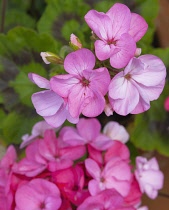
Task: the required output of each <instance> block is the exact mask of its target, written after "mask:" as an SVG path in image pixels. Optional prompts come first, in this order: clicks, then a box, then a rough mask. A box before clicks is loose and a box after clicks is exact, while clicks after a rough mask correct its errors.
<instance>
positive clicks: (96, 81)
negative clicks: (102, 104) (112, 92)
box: [84, 68, 110, 95]
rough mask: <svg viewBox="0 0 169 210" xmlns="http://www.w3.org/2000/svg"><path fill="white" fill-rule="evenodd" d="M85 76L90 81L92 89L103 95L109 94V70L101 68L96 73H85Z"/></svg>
mask: <svg viewBox="0 0 169 210" xmlns="http://www.w3.org/2000/svg"><path fill="white" fill-rule="evenodd" d="M84 76H85V78H87V79H89V80H90V85H89V87H90V89H92V90H96V91H98V92H100V93H102V94H103V95H105V94H106V93H107V91H108V86H109V84H110V74H109V72H108V70H107V68H99V69H95V70H94V71H84Z"/></svg>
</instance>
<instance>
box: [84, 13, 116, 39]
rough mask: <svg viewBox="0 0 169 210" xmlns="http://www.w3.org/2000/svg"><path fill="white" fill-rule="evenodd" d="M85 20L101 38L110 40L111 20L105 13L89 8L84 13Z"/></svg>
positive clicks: (111, 35)
mask: <svg viewBox="0 0 169 210" xmlns="http://www.w3.org/2000/svg"><path fill="white" fill-rule="evenodd" d="M85 21H86V22H87V24H88V25H89V27H90V28H91V29H92V31H93V32H94V33H95V34H96V35H97V36H98V37H99V38H100V39H101V40H104V41H108V40H112V38H113V34H112V21H111V19H110V18H109V17H108V16H107V15H106V14H105V13H103V12H97V11H96V10H90V11H89V12H88V13H87V14H86V15H85Z"/></svg>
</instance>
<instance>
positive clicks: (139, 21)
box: [129, 13, 148, 42]
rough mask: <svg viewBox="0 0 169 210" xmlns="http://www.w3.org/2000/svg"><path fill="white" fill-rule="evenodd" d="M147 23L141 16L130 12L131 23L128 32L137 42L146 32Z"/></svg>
mask: <svg viewBox="0 0 169 210" xmlns="http://www.w3.org/2000/svg"><path fill="white" fill-rule="evenodd" d="M147 29H148V24H147V23H146V21H145V20H144V18H143V17H141V16H140V15H138V14H136V13H131V23H130V30H129V34H130V35H131V36H132V37H133V38H134V40H135V42H138V41H139V40H140V39H141V38H142V37H143V36H144V34H145V33H146V31H147Z"/></svg>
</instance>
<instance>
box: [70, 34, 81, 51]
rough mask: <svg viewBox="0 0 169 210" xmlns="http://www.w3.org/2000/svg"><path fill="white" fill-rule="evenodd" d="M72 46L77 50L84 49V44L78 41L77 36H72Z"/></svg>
mask: <svg viewBox="0 0 169 210" xmlns="http://www.w3.org/2000/svg"><path fill="white" fill-rule="evenodd" d="M70 44H71V45H72V46H73V47H74V48H77V49H81V48H82V43H81V42H80V40H79V39H78V37H77V36H75V35H74V34H71V35H70Z"/></svg>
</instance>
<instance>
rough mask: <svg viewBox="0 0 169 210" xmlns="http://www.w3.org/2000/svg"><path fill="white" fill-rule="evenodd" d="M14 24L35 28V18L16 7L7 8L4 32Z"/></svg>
mask: <svg viewBox="0 0 169 210" xmlns="http://www.w3.org/2000/svg"><path fill="white" fill-rule="evenodd" d="M15 26H25V27H28V28H35V20H34V19H33V18H32V17H30V16H29V15H27V14H26V13H25V12H24V11H21V10H18V9H9V10H7V13H6V18H5V32H7V31H8V30H9V29H11V28H14V27H15Z"/></svg>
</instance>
